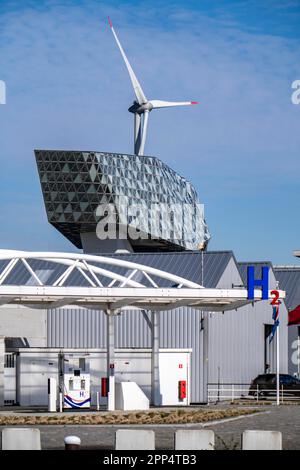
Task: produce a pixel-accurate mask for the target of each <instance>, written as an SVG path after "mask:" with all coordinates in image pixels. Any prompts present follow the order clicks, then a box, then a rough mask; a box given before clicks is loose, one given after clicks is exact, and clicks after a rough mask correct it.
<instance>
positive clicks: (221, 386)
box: [207, 383, 300, 404]
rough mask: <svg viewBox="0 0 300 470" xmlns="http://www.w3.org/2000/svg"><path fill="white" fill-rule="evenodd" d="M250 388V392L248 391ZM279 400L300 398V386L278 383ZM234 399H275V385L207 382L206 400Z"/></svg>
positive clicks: (212, 401)
mask: <svg viewBox="0 0 300 470" xmlns="http://www.w3.org/2000/svg"><path fill="white" fill-rule="evenodd" d="M250 388H251V394H250V393H249V392H250ZM279 393H280V402H281V403H284V401H294V400H295V401H297V400H300V388H299V389H290V388H288V387H287V386H284V385H280V389H279ZM235 400H252V401H253V400H255V401H257V402H258V401H259V400H268V401H271V400H276V387H274V388H272V389H270V388H268V389H263V388H261V387H260V386H259V385H251V384H249V383H247V384H246V383H209V384H208V385H207V401H208V404H209V403H218V402H220V401H230V402H234V401H235Z"/></svg>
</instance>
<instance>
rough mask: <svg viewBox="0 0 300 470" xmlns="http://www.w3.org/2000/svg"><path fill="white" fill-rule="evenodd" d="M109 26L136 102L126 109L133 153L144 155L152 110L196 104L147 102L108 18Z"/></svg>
mask: <svg viewBox="0 0 300 470" xmlns="http://www.w3.org/2000/svg"><path fill="white" fill-rule="evenodd" d="M108 22H109V26H110V28H111V30H112V33H113V35H114V37H115V40H116V43H117V45H118V47H119V49H120V52H121V54H122V57H123V59H124V62H125V65H126V67H127V70H128V73H129V76H130V80H131V83H132V86H133V89H134V93H135V96H136V100H135V101H134V102H133V105H132V106H130V108H128V111H129V112H130V113H133V114H134V153H135V155H144V149H145V143H146V137H147V127H148V119H149V113H150V111H152V109H159V108H170V107H173V106H189V105H192V104H198V102H197V101H177V102H176V101H161V100H148V99H147V98H146V95H145V93H144V92H143V89H142V87H141V85H140V83H139V81H138V79H137V78H136V75H135V73H134V71H133V69H132V67H131V65H130V63H129V60H128V59H127V57H126V54H125V52H124V49H123V47H122V46H121V43H120V41H119V39H118V36H117V35H116V32H115V30H114V27H113V25H112V22H111V19H110V18H108Z"/></svg>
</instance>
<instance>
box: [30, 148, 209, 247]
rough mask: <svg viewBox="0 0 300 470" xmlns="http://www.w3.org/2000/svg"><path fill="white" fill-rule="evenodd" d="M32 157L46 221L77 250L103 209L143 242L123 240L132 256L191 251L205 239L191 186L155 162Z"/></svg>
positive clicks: (63, 154) (73, 155) (110, 156)
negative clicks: (151, 251) (111, 211)
mask: <svg viewBox="0 0 300 470" xmlns="http://www.w3.org/2000/svg"><path fill="white" fill-rule="evenodd" d="M35 156H36V161H37V166H38V171H39V176H40V182H41V186H42V191H43V197H44V202H45V207H46V211H47V216H48V220H49V222H50V223H51V224H52V225H53V226H54V227H56V229H58V230H59V231H60V232H61V233H62V234H63V235H64V236H66V237H67V238H68V239H69V240H70V241H71V242H72V243H74V245H75V246H76V247H78V248H82V244H81V238H80V234H81V233H82V232H95V231H96V227H97V224H98V223H99V221H100V220H101V214H100V213H99V206H100V205H102V207H105V206H103V205H107V204H109V205H111V206H112V207H114V213H115V214H116V217H117V221H118V224H120V223H122V225H123V226H125V225H128V226H129V227H132V228H136V229H137V230H138V231H140V232H141V233H143V234H144V235H145V237H147V240H145V241H143V240H142V239H139V240H135V239H134V237H132V238H131V236H130V234H129V235H128V239H129V240H130V242H131V244H132V246H133V247H135V246H136V248H137V251H142V250H143V248H147V250H149V249H151V247H153V249H155V247H158V246H159V249H160V250H161V249H166V250H184V249H189V250H194V249H198V248H199V245H200V244H202V243H204V244H206V243H207V242H208V240H209V238H210V234H209V231H208V228H207V225H206V223H205V220H204V216H203V211H202V206H201V205H200V203H199V200H198V197H197V193H196V191H195V188H194V187H193V185H192V184H191V183H189V182H188V181H187V180H186V179H185V178H183V177H181V176H180V175H179V174H178V173H176V172H175V171H174V170H172V169H171V168H169V167H168V166H167V165H165V164H164V163H163V162H161V161H160V160H159V159H157V158H155V157H147V156H137V155H124V154H114V153H104V152H79V151H55V150H36V151H35ZM102 217H103V214H102ZM149 240H150V241H149ZM158 241H159V243H158Z"/></svg>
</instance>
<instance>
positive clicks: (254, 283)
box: [247, 266, 269, 300]
mask: <svg viewBox="0 0 300 470" xmlns="http://www.w3.org/2000/svg"><path fill="white" fill-rule="evenodd" d="M247 287H248V299H249V300H254V288H255V287H261V288H262V299H263V300H268V298H269V266H263V267H262V268H261V279H255V269H254V266H248V267H247Z"/></svg>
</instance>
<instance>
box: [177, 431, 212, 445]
mask: <svg viewBox="0 0 300 470" xmlns="http://www.w3.org/2000/svg"><path fill="white" fill-rule="evenodd" d="M214 448H215V434H214V432H213V431H211V430H208V429H207V430H206V429H180V430H178V431H176V432H175V450H214Z"/></svg>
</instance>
